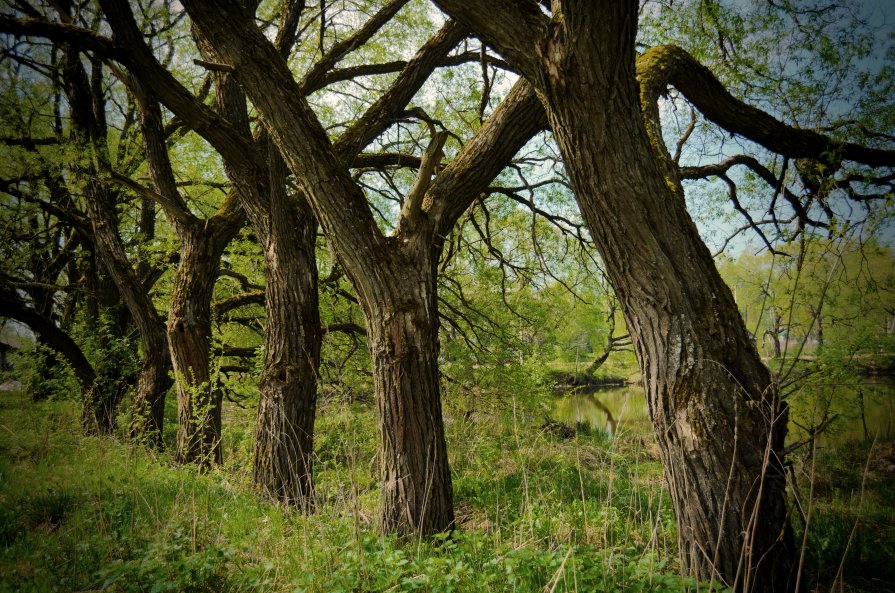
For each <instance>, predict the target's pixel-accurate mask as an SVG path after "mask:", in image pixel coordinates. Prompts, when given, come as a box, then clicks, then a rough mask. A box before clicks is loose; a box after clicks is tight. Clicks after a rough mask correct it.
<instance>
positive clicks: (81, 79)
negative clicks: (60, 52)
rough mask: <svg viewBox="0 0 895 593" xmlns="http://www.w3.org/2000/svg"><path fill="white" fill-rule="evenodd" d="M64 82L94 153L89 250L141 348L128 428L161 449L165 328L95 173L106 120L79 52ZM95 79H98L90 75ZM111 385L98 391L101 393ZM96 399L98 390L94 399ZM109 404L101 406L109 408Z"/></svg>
mask: <svg viewBox="0 0 895 593" xmlns="http://www.w3.org/2000/svg"><path fill="white" fill-rule="evenodd" d="M64 50H65V52H64V59H63V62H62V65H63V79H64V84H65V91H66V97H67V98H68V101H69V105H70V107H71V110H72V121H73V123H74V129H75V132H76V134H75V141H76V143H77V144H78V145H79V147H80V148H81V149H83V150H85V151H92V152H93V154H94V156H95V157H96V158H95V159H92V160H91V159H86V160H85V162H84V164H83V169H82V170H81V176H82V177H83V179H84V183H85V190H86V192H85V193H86V195H87V201H86V202H87V212H88V214H89V217H90V221H91V225H92V231H93V237H92V243H93V248H94V250H95V251H96V253H97V255H98V256H99V259H100V260H101V262H102V268H104V269H105V270H106V272H107V273H108V276H109V277H110V278H111V280H112V282H114V285H115V287H116V289H117V292H118V293H119V294H120V295H121V298H122V300H123V301H124V304H125V306H126V307H127V312H128V313H129V314H130V317H132V318H133V320H134V322H135V323H136V325H137V329H138V331H139V333H140V338H141V343H142V350H143V352H142V354H143V356H142V363H141V368H140V374H139V378H138V380H137V390H136V394H135V396H134V414H133V421H132V424H131V428H130V433H131V436H132V437H137V438H146V439H148V441H149V443H150V444H152V445H160V444H161V438H162V422H163V415H164V406H165V395H166V393H167V391H168V388H169V387H170V386H171V379H170V377H169V376H168V369H169V368H170V360H169V358H168V354H167V343H166V339H165V328H164V324H163V322H162V319H161V317H160V316H159V314H158V312H157V311H156V309H155V304H154V303H153V302H152V298H151V297H150V296H149V293H148V291H147V290H146V289H145V288H144V287H143V285H142V283H141V282H140V280H139V278H138V277H137V275H136V273H135V272H134V269H133V267H132V266H131V264H130V262H129V261H128V258H127V255H126V252H125V249H124V244H123V242H122V240H121V236H120V234H119V232H118V223H119V221H118V216H117V214H116V211H115V208H116V193H115V192H114V191H113V190H112V189H111V188H110V187H109V186H108V184H107V183H106V182H104V181H102V180H101V179H100V177H99V175H98V174H97V171H96V165H95V163H103V164H104V166H108V163H109V156H108V152H107V147H106V139H105V135H104V130H105V127H106V126H105V121H104V120H103V119H100V118H104V113H103V112H102V110H95V109H94V106H95V105H97V104H101V103H102V100H103V99H102V97H101V96H99V97H97V96H95V93H96V92H97V91H98V92H102V91H101V88H99V89H98V88H97V86H96V85H91V84H90V81H89V79H88V77H87V72H86V71H85V69H84V66H83V64H82V63H81V61H80V59H79V56H78V53H77V52H75V51H73V50H72V49H71V48H70V47H68V46H65V47H64ZM94 74H95V76H99V75H98V74H97V73H94ZM141 219H142V224H143V228H144V229H146V228H151V227H152V226H153V225H154V212H153V211H152V209H147V208H143V213H142V217H141ZM106 388H111V386H104V385H100V386H98V389H99V390H100V391H102V390H104V389H106ZM120 395H121V394H117V393H116V394H113V395H112V396H111V398H112V400H117V399H120ZM95 396H96V390H95V392H94V397H95ZM112 403H115V404H116V405H117V401H109V402H106V403H104V404H101V406H100V407H103V406H104V407H106V408H108V407H109V404H112ZM113 413H114V412H113V411H109V410H107V411H105V412H99V414H100V418H99V419H96V420H95V422H98V423H100V424H102V425H103V426H102V427H101V428H100V430H106V429H111V423H112V418H111V416H112V415H113Z"/></svg>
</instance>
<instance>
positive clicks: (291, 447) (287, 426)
mask: <svg viewBox="0 0 895 593" xmlns="http://www.w3.org/2000/svg"><path fill="white" fill-rule="evenodd" d="M271 148H272V150H275V149H274V148H273V147H271ZM272 158H274V159H276V160H277V161H280V157H279V154H276V153H274V154H273V156H272ZM277 165H278V168H281V167H282V164H281V162H280V163H277ZM282 198H283V199H282V201H276V202H275V201H273V200H272V208H271V212H270V220H271V226H270V233H269V235H268V236H267V238H266V240H264V241H263V243H264V245H263V247H264V265H265V287H264V289H265V299H264V309H265V312H266V314H267V334H266V336H265V347H264V368H263V370H262V373H261V385H260V399H259V402H258V418H257V421H256V424H255V451H254V468H253V472H252V482H253V484H254V485H255V487H256V488H258V489H259V490H261V491H262V492H265V493H267V494H268V495H269V496H272V497H274V498H276V499H278V500H281V501H283V502H286V503H292V504H296V505H298V506H300V507H301V508H302V509H303V510H305V511H308V512H309V511H311V510H313V508H314V420H315V417H316V408H317V406H316V402H317V371H318V367H319V364H320V345H321V340H322V337H321V333H320V314H319V312H318V304H317V260H316V255H315V253H314V250H315V248H316V238H317V221H316V219H315V218H314V216H313V214H312V213H311V212H310V210H309V208H308V206H307V204H306V203H304V200H303V198H300V200H301V202H300V203H299V202H298V201H297V200H288V199H287V198H286V196H285V192H284V195H283V196H282Z"/></svg>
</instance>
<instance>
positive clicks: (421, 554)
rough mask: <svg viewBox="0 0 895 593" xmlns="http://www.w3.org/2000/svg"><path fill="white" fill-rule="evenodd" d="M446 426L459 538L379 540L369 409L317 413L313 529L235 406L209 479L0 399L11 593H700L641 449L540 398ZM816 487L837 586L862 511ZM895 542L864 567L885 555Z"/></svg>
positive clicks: (880, 495) (658, 471)
mask: <svg viewBox="0 0 895 593" xmlns="http://www.w3.org/2000/svg"><path fill="white" fill-rule="evenodd" d="M445 410H446V412H445V414H446V426H447V433H448V440H449V443H448V446H449V451H450V454H451V460H450V461H451V467H452V475H453V482H454V496H455V501H456V507H457V520H458V525H457V526H458V528H457V530H456V531H455V532H453V533H452V534H450V535H442V536H436V537H433V538H422V539H419V538H397V537H389V536H382V535H379V534H378V533H377V531H376V513H377V506H378V502H379V501H378V486H377V476H378V467H379V465H378V464H379V461H378V457H377V444H378V436H377V432H376V426H375V417H374V412H373V410H372V408H371V406H368V405H358V404H350V405H349V404H342V403H338V402H333V401H331V402H324V403H323V404H322V405H321V409H320V413H319V420H318V423H317V434H316V455H317V459H316V466H315V472H316V476H317V485H318V504H317V512H316V513H315V514H314V515H311V516H302V515H301V514H300V513H298V512H295V511H293V510H292V509H289V508H283V507H282V506H278V505H275V504H272V503H270V502H268V501H265V500H263V499H261V498H259V497H257V496H255V494H254V493H253V492H252V490H251V487H250V475H251V433H252V423H253V414H254V413H253V410H252V409H251V408H246V409H243V408H240V407H238V406H235V405H232V404H228V406H227V409H226V419H225V424H226V426H227V429H226V432H225V435H224V444H225V455H226V458H225V463H224V465H223V466H222V467H221V468H218V469H216V470H214V471H212V472H210V473H207V474H199V473H197V472H195V471H194V470H192V469H191V468H189V467H176V466H175V465H174V464H173V463H172V462H171V459H170V457H169V455H168V454H166V453H161V454H156V453H152V452H149V451H147V450H145V449H144V448H142V447H140V446H137V445H130V444H127V443H125V442H123V441H120V440H116V439H111V438H95V437H85V436H82V435H81V432H80V427H79V417H80V415H79V409H78V406H77V404H76V403H75V402H72V401H50V402H44V403H39V404H34V403H32V402H30V401H29V400H28V398H27V397H25V396H24V395H22V394H20V393H3V394H0V591H40V592H43V591H100V590H102V591H113V592H118V591H120V592H153V593H154V592H161V591H184V592H200V591H208V592H211V591H214V592H237V591H271V592H273V591H276V592H290V593H291V592H297V591H314V592H339V591H444V592H448V591H456V592H461V591H470V592H471V591H507V592H510V591H512V592H523V591H531V592H535V591H538V592H543V591H547V592H558V591H687V590H695V587H696V584H695V583H692V582H690V581H688V580H686V579H682V578H681V577H679V576H678V574H677V565H676V560H675V558H676V554H677V548H676V544H675V539H674V520H673V516H672V513H671V507H670V502H669V499H668V495H667V492H666V489H665V486H664V484H663V481H662V468H661V465H660V463H659V461H658V460H657V459H656V457H655V447H654V445H653V444H652V439H651V438H650V437H648V436H645V435H642V434H632V433H626V432H624V431H621V432H620V434H618V435H617V436H616V437H615V438H613V439H609V438H607V437H606V436H605V435H604V434H603V433H601V432H592V431H587V430H578V431H577V432H576V433H575V436H573V437H571V438H568V437H567V436H566V437H558V436H555V435H554V434H552V433H551V432H550V431H549V430H544V429H543V428H542V426H543V419H544V417H545V415H547V414H548V413H549V407H545V405H544V403H543V402H542V401H539V400H538V398H531V399H530V400H528V401H516V400H514V399H512V398H511V399H507V400H502V401H497V400H493V401H490V402H481V403H480V404H479V405H478V406H477V410H476V412H475V414H472V415H470V414H466V413H463V411H462V410H461V409H454V407H453V406H452V404H451V402H450V401H448V402H447V404H446V408H445ZM167 429H168V431H169V432H170V431H172V430H173V426H168V427H167ZM858 454H859V452H858V451H856V452H855V453H854V455H855V456H857V455H858ZM850 479H853V477H852V478H850ZM858 479H859V480H860V476H859V477H858ZM844 483H846V485H848V484H851V482H847V481H846V482H844ZM817 484H818V488H817V490H816V493H815V494H816V496H817V501H816V503H815V507H816V510H815V515H814V519H813V522H812V525H813V526H814V527H813V528H812V529H817V530H818V531H817V535H814V534H812V537H813V538H814V539H813V540H812V539H811V538H809V540H810V542H811V545H812V546H813V548H814V550H815V552H812V555H810V556H809V559H808V563H807V565H808V568H809V569H810V570H813V571H815V572H816V573H823V571H826V573H825V574H826V576H827V580H828V581H831V580H832V579H834V578H835V573H834V574H830V573H833V572H834V568H835V567H838V565H839V561H840V559H841V558H842V557H843V554H842V550H843V544H844V542H846V541H847V540H848V539H849V534H850V533H851V529H852V526H853V525H854V522H852V521H850V518H851V517H853V516H854V514H855V512H856V511H855V504H854V501H852V504H850V505H848V504H847V500H846V499H844V498H843V496H844V494H842V492H839V494H837V493H836V492H833V491H827V490H825V488H826V487H825V486H824V483H823V481H822V480H818V481H817ZM871 490H872V492H870V493H869V495H868V496H867V497H865V502H864V503H862V505H863V506H864V507H867V508H868V509H875V510H874V511H873V512H875V513H876V514H875V515H873V514H872V513H871V514H869V515H863V517H871V516H872V517H875V518H876V519H877V520H879V521H882V522H885V521H890V520H891V518H892V515H891V506H890V503H891V500H890V499H887V498H886V496H889V497H891V493H890V492H889V493H888V494H887V493H886V488H884V487H883V486H880V485H879V484H875V485H874V487H873V488H872V489H871ZM853 491H854V490H853V489H852V490H850V492H853ZM837 496H838V498H837ZM837 505H838V506H837ZM862 508H863V507H862ZM887 509H888V510H887ZM862 521H864V519H862ZM873 533H876V534H877V535H878V534H879V533H880V532H879V529H878V528H877V529H876V531H873V530H867V529H862V530H860V534H861V535H860V536H859V537H857V538H855V537H852V538H851V540H852V541H851V545H850V548H851V549H850V550H849V551H848V553H846V554H845V557H846V559H847V560H848V562H849V564H848V567H847V568H848V570H852V569H853V568H854V567H862V566H864V567H866V566H867V563H868V562H879V561H880V560H879V558H878V557H877V558H870V557H868V554H869V550H870V549H871V548H873V546H870V545H869V544H870V542H868V541H867V539H868V537H873V536H872V535H869V534H873ZM823 537H827V538H828V539H830V542H827V545H826V548H825V547H824V541H825V540H823ZM886 537H888V538H889V539H887V540H885V541H884V542H883V544H884V545H883V546H882V547H881V546H876V547H875V548H873V549H876V550H878V551H879V552H880V553H883V554H884V553H887V552H886V551H887V550H891V547H888V548H887V547H885V546H891V544H892V542H893V541H895V537H892V534H891V533H888V534H887V535H886ZM862 538H863V539H862ZM837 554H839V555H838V556H837ZM849 554H851V556H849ZM855 554H857V558H854V556H855ZM862 563H863V564H862ZM853 572H854V571H853V570H852V573H853ZM852 573H849V574H852ZM885 582H886V581H885V580H884V579H880V578H877V579H876V580H875V581H871V580H867V586H868V587H871V585H872V586H874V587H877V588H876V589H874V588H872V587H871V588H869V589H867V590H886V589H885V588H882V589H880V588H879V587H880V586H885ZM881 583H882V585H880V584H881ZM699 590H700V591H707V588H706V587H705V586H702V587H700V588H699ZM846 590H855V589H854V587H852V588H851V589H846Z"/></svg>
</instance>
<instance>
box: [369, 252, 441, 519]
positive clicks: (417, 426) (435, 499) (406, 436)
mask: <svg viewBox="0 0 895 593" xmlns="http://www.w3.org/2000/svg"><path fill="white" fill-rule="evenodd" d="M387 257H388V259H391V263H392V265H391V266H389V268H388V269H387V272H386V273H384V274H381V275H378V276H376V278H375V280H377V281H378V282H377V286H376V289H375V292H373V293H372V294H370V295H367V298H365V299H363V301H362V304H363V307H364V313H365V316H366V319H367V332H368V337H367V343H368V345H369V349H370V355H371V357H372V359H373V380H374V385H375V390H376V400H377V402H378V404H379V424H380V436H381V439H382V441H381V447H380V451H381V462H380V476H381V488H382V506H381V513H380V529H381V530H382V531H384V532H386V533H399V534H419V533H436V532H441V531H445V530H447V529H449V528H451V527H452V525H453V522H454V508H453V487H452V485H451V474H450V468H449V466H448V459H447V448H446V445H445V439H444V420H443V418H442V413H441V388H440V385H439V373H438V352H439V348H438V327H439V323H438V305H437V302H438V299H437V296H436V284H435V274H436V269H435V266H434V265H433V264H432V263H430V261H426V260H429V259H431V258H428V257H426V255H423V256H421V257H419V258H413V259H415V260H417V261H413V259H410V258H408V257H407V255H406V254H405V253H403V252H398V251H397V250H395V251H393V252H392V253H391V254H389V256H387ZM404 258H407V259H404Z"/></svg>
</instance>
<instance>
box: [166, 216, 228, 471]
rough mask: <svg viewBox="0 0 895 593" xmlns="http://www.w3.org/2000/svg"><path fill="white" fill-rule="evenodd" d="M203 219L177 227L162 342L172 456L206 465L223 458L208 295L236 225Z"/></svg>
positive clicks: (220, 396) (211, 294) (219, 394)
mask: <svg viewBox="0 0 895 593" xmlns="http://www.w3.org/2000/svg"><path fill="white" fill-rule="evenodd" d="M205 222H206V221H201V222H197V223H195V224H191V225H188V226H187V225H180V227H179V228H178V231H179V232H178V235H179V237H180V241H181V249H180V265H179V267H178V268H177V275H176V278H175V280H174V286H173V288H172V290H171V309H170V311H169V313H168V344H169V346H170V350H171V363H172V365H173V367H174V379H175V383H176V385H177V410H178V430H177V450H176V453H175V459H176V460H177V462H178V463H197V464H199V465H200V466H206V467H207V466H210V465H214V464H220V463H221V462H222V461H223V455H222V448H221V403H222V399H223V395H222V393H221V390H220V388H219V386H218V385H217V378H216V377H214V376H212V372H211V370H212V369H211V366H210V360H209V353H210V347H211V299H212V296H213V292H214V284H215V281H216V280H217V272H218V267H219V265H220V261H221V254H222V253H223V251H224V248H225V247H226V246H227V244H228V243H229V242H230V239H231V238H232V237H233V235H234V234H235V233H236V230H238V227H236V226H235V225H233V226H231V227H229V228H219V226H220V225H218V224H214V223H212V224H208V225H206V224H205ZM200 224H201V225H202V226H199V225H200Z"/></svg>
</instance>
